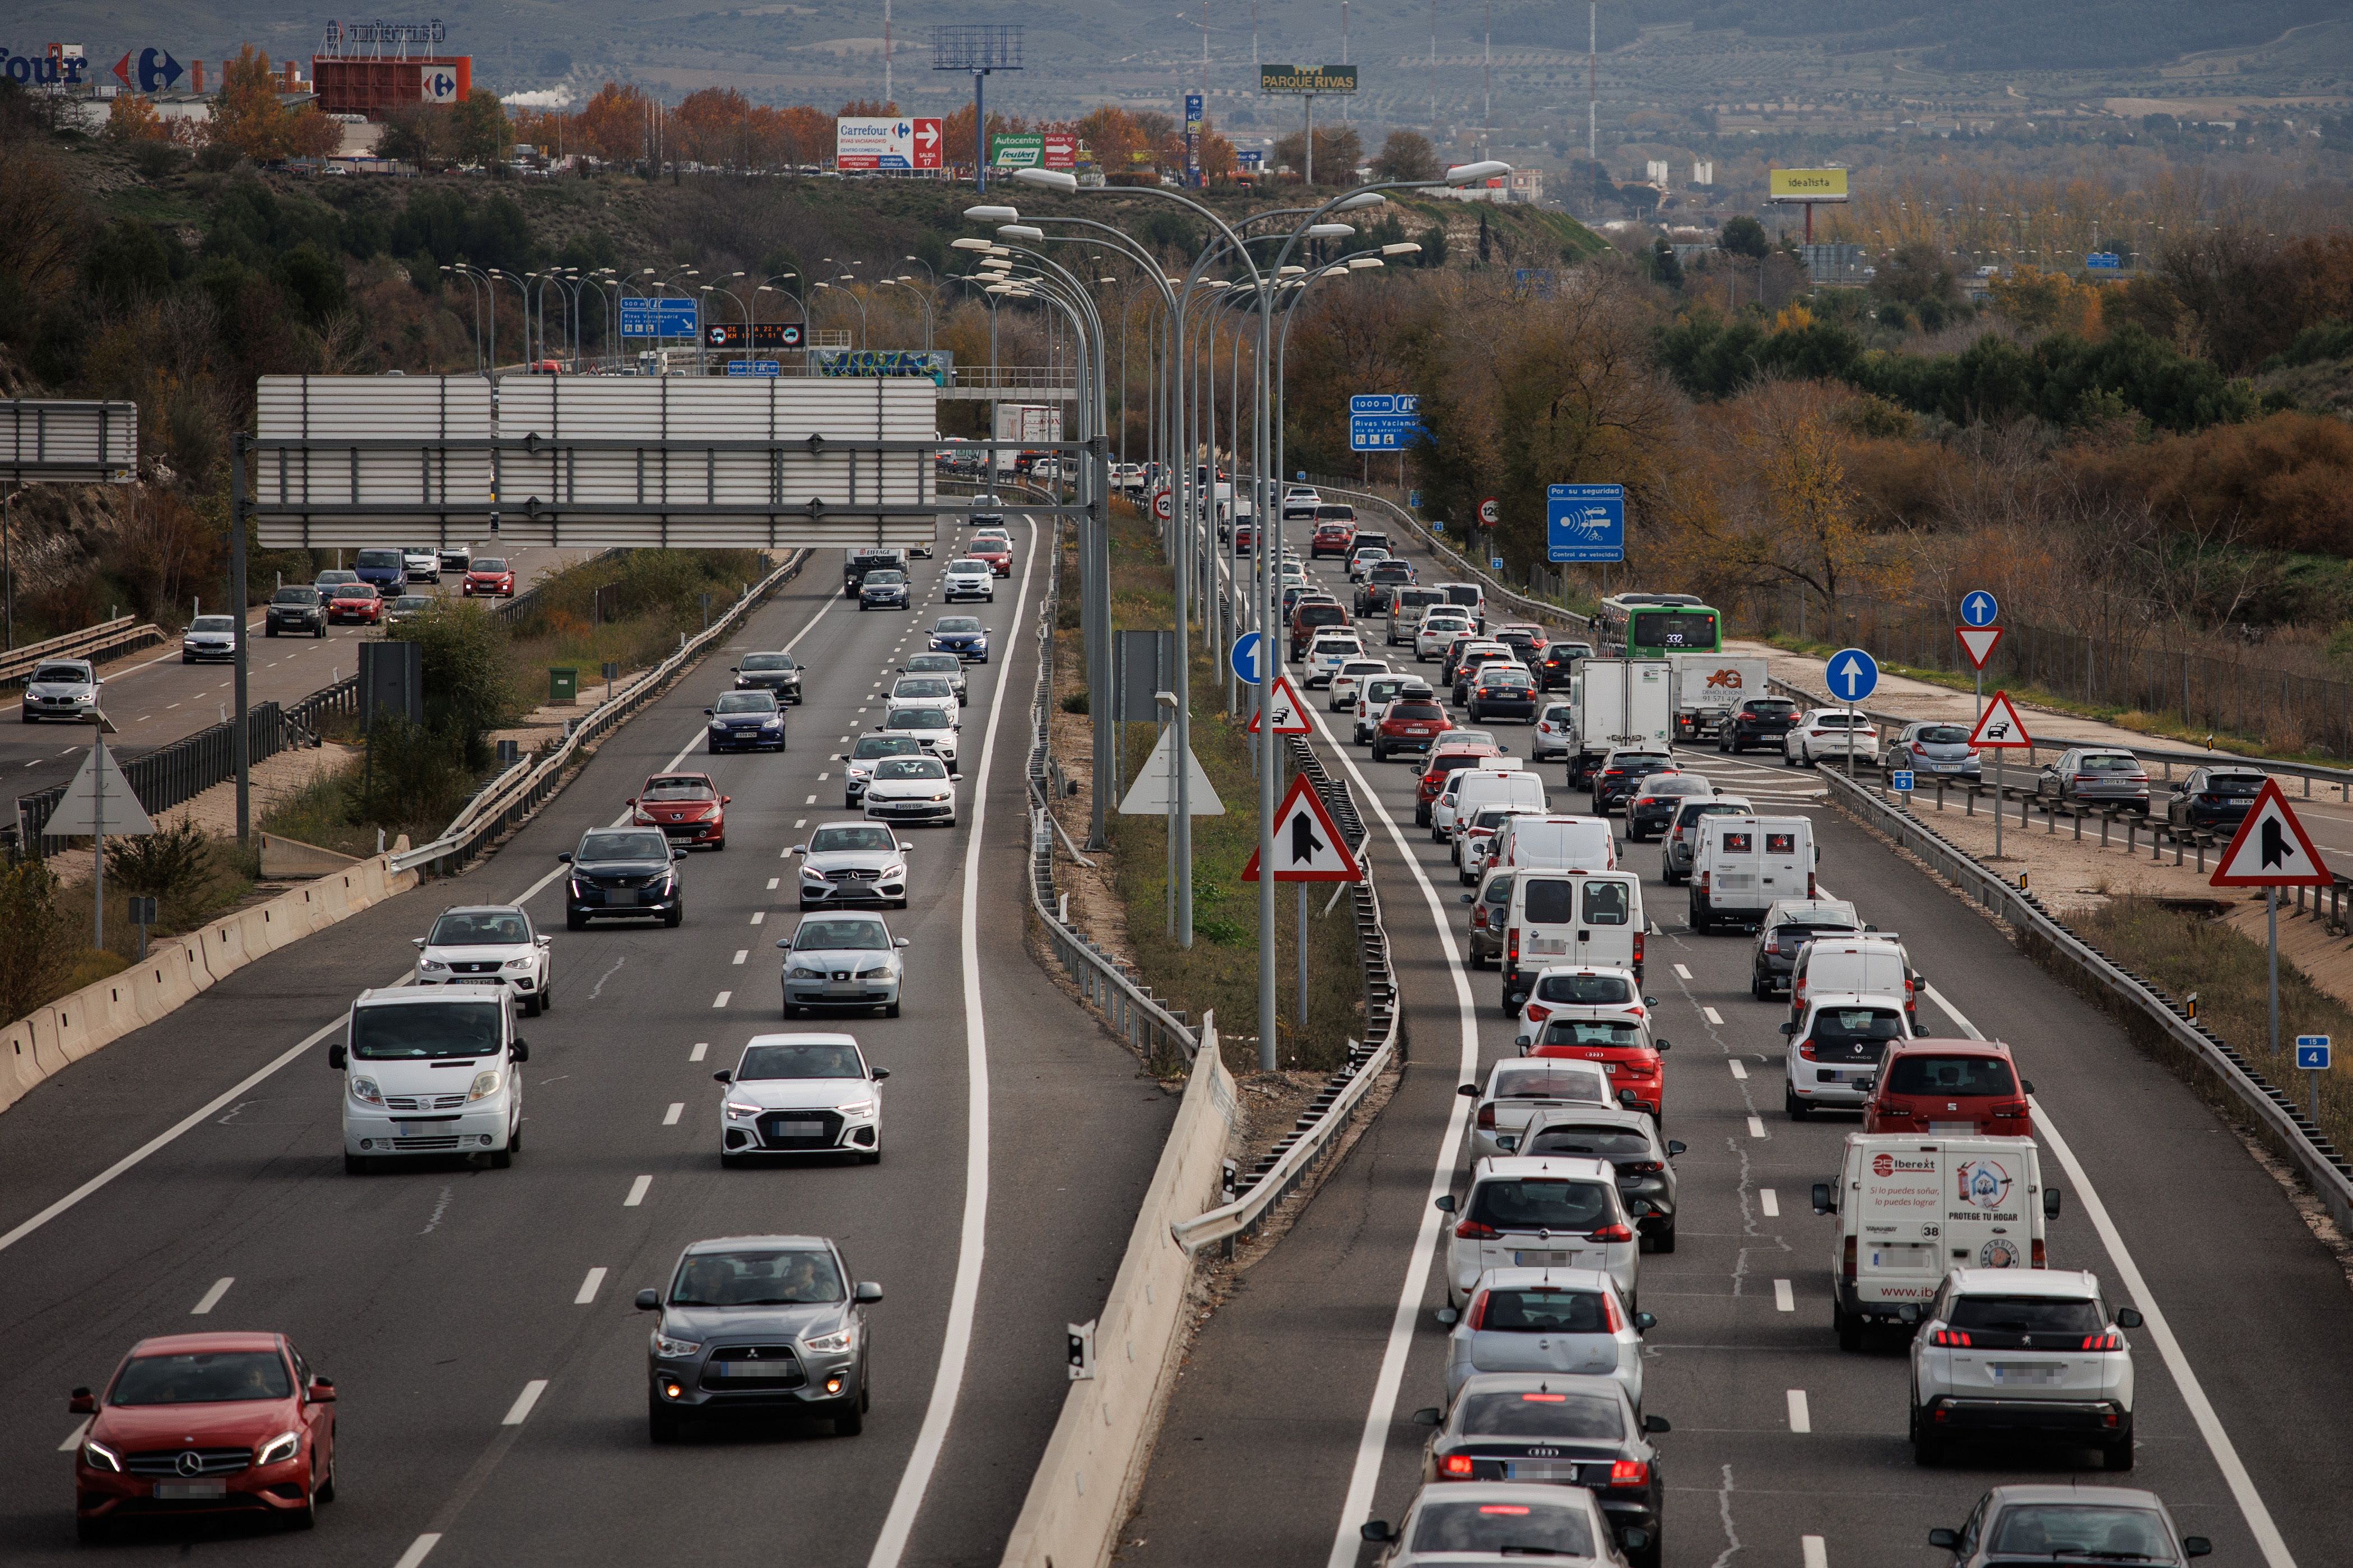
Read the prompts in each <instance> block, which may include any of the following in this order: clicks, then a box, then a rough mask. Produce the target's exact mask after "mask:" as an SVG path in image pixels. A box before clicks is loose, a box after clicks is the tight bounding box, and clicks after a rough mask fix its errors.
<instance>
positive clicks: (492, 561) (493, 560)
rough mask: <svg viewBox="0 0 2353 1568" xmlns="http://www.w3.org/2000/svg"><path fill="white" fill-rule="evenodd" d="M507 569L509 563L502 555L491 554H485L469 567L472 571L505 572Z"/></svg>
mask: <svg viewBox="0 0 2353 1568" xmlns="http://www.w3.org/2000/svg"><path fill="white" fill-rule="evenodd" d="M506 569H507V563H506V561H505V560H504V559H503V558H502V557H493V556H489V555H485V556H483V557H482V558H481V559H480V560H479V561H477V562H475V563H474V564H473V565H472V566H471V567H470V568H469V570H470V571H474V572H503V571H505V570H506Z"/></svg>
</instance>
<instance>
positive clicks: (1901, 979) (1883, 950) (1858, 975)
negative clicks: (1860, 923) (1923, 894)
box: [1789, 931, 1920, 1024]
mask: <svg viewBox="0 0 2353 1568" xmlns="http://www.w3.org/2000/svg"><path fill="white" fill-rule="evenodd" d="M1841 993H1844V994H1867V995H1874V996H1901V997H1903V998H1904V1017H1905V1021H1906V1022H1907V1023H1913V1022H1917V1021H1918V1019H1919V1016H1920V972H1919V971H1918V970H1916V969H1915V968H1913V967H1912V955H1911V954H1910V953H1908V952H1905V950H1904V941H1903V939H1902V938H1901V937H1899V936H1897V935H1896V934H1895V933H1894V931H1864V932H1862V933H1861V934H1859V935H1856V934H1849V933H1844V932H1841V933H1839V934H1836V935H1823V936H1817V937H1810V938H1808V939H1807V940H1806V942H1804V943H1803V944H1802V945H1800V946H1799V949H1798V957H1797V962H1796V963H1795V964H1794V966H1793V967H1792V968H1791V969H1790V971H1789V1022H1791V1023H1793V1024H1796V1023H1801V1022H1803V1021H1804V1019H1805V1016H1806V1001H1807V999H1808V998H1809V997H1812V996H1833V995H1838V994H1841Z"/></svg>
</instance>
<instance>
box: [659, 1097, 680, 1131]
mask: <svg viewBox="0 0 2353 1568" xmlns="http://www.w3.org/2000/svg"><path fill="white" fill-rule="evenodd" d="M685 1114H686V1101H684V1100H671V1101H670V1109H669V1110H665V1111H663V1112H662V1125H663V1126H664V1127H675V1126H677V1125H678V1119H679V1118H680V1117H681V1116H683V1115H685Z"/></svg>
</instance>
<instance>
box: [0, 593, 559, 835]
mask: <svg viewBox="0 0 2353 1568" xmlns="http://www.w3.org/2000/svg"><path fill="white" fill-rule="evenodd" d="M592 553H594V552H591V551H587V550H574V549H565V550H548V549H534V550H518V551H515V552H513V553H512V554H511V555H509V556H508V557H507V559H508V560H509V561H511V562H512V563H514V568H515V585H516V587H517V588H518V589H522V588H527V587H529V586H530V585H531V584H533V583H534V582H536V581H537V580H539V579H540V578H542V577H544V576H545V575H547V574H548V573H550V572H553V571H554V570H555V569H556V568H558V567H561V566H568V565H570V564H572V563H574V562H576V561H579V560H581V559H583V558H584V557H586V556H587V555H589V554H592ZM459 575H460V574H457V573H450V574H447V575H445V576H444V578H443V580H442V586H441V588H440V589H439V590H438V591H439V592H444V593H449V594H455V593H456V592H457V591H458V581H459ZM410 591H411V592H413V593H419V594H428V593H433V592H436V591H437V590H436V589H435V588H434V586H433V585H432V584H429V583H418V584H414V585H413V587H412V588H411V589H410ZM261 617H262V610H261V606H260V605H255V606H254V608H253V611H252V614H251V616H250V619H249V621H248V625H249V626H250V627H251V628H252V635H253V639H254V640H253V647H252V652H251V653H250V654H249V655H248V658H250V660H251V663H250V666H249V668H248V681H247V684H248V688H249V690H248V696H249V697H250V698H251V700H253V701H254V702H256V703H261V702H280V703H290V702H293V701H296V700H299V699H301V698H304V697H308V696H309V695H311V693H312V692H313V691H316V690H318V689H320V688H321V687H324V686H332V685H333V684H334V683H335V682H336V681H337V680H340V679H343V677H344V676H347V675H353V674H356V673H357V672H358V670H359V665H360V656H359V652H358V649H357V647H356V645H357V644H359V643H361V642H364V641H366V640H367V639H368V638H370V637H374V636H375V635H376V634H375V628H374V627H372V626H329V627H328V628H327V635H326V636H325V637H263V636H262V635H261ZM99 676H100V679H102V680H104V681H105V683H106V684H105V685H104V686H103V687H102V688H101V689H100V692H99V702H100V706H102V707H103V708H104V709H105V710H106V715H107V717H108V718H110V719H111V720H113V721H114V723H115V726H116V728H117V729H118V730H120V731H121V735H120V737H119V738H118V739H115V740H113V741H111V742H108V750H110V751H111V752H114V753H115V756H116V758H117V759H118V760H120V761H122V762H129V761H130V760H131V759H132V758H133V757H136V756H138V755H140V754H141V753H142V752H152V751H153V750H154V749H155V748H157V747H158V746H164V745H169V744H170V743H171V742H174V741H176V740H179V739H181V738H182V737H184V736H186V735H192V734H195V732H196V731H199V730H203V729H206V728H208V727H210V726H211V725H214V724H218V723H221V722H222V721H225V720H227V717H228V715H229V712H230V710H231V707H232V705H233V703H234V701H235V698H236V689H237V673H236V669H235V667H233V666H231V665H227V664H216V663H206V664H188V665H184V664H182V663H181V662H180V643H179V639H178V638H177V637H170V638H166V639H165V640H164V642H163V643H162V644H160V645H159V646H157V647H152V648H147V649H145V650H143V651H142V652H139V653H136V654H132V655H131V656H129V657H128V658H121V659H117V660H115V661H114V662H113V663H112V664H111V665H106V666H101V667H100V669H99ZM5 698H6V702H7V707H6V711H5V713H0V781H5V782H0V791H5V794H6V796H7V798H9V799H10V800H11V801H13V800H14V798H15V797H16V796H17V795H32V794H35V793H37V792H38V791H40V790H44V789H47V788H48V787H49V786H50V785H51V784H64V783H65V782H66V781H67V780H69V779H70V778H72V777H73V775H74V771H75V770H76V769H77V768H79V766H80V765H81V760H82V758H84V757H86V756H88V755H89V754H90V740H89V737H88V735H87V734H86V733H85V732H84V731H83V730H82V729H81V727H80V726H79V725H75V724H67V723H62V722H59V721H55V720H50V721H43V722H38V723H33V724H27V723H26V722H25V720H24V701H23V693H22V691H21V689H19V690H16V691H11V692H8V693H5ZM11 809H12V810H13V806H12V807H11Z"/></svg>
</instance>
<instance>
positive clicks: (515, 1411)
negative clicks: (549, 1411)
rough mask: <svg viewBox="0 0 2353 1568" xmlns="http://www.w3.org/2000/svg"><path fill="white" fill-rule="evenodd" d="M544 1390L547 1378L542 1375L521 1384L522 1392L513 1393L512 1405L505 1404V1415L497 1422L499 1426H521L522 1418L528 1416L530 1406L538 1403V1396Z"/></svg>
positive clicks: (544, 1391)
mask: <svg viewBox="0 0 2353 1568" xmlns="http://www.w3.org/2000/svg"><path fill="white" fill-rule="evenodd" d="M546 1392H547V1379H545V1378H543V1377H534V1378H533V1379H532V1380H531V1381H530V1382H529V1383H526V1384H523V1385H522V1393H521V1394H516V1395H515V1402H514V1403H513V1404H512V1405H509V1406H507V1413H506V1415H505V1417H504V1418H503V1419H501V1421H500V1422H499V1425H500V1426H522V1424H523V1422H524V1420H525V1419H526V1418H528V1417H529V1416H530V1415H531V1407H532V1406H533V1405H536V1404H538V1403H539V1396H540V1395H541V1394H545V1393H546Z"/></svg>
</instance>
